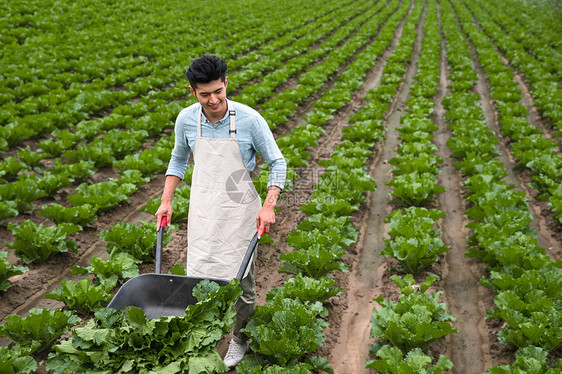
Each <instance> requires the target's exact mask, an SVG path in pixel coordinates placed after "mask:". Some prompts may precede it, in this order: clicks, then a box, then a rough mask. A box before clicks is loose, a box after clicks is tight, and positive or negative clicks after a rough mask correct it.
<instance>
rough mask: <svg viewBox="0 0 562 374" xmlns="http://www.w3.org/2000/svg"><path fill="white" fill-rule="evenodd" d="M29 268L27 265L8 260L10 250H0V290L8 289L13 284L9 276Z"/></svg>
mask: <svg viewBox="0 0 562 374" xmlns="http://www.w3.org/2000/svg"><path fill="white" fill-rule="evenodd" d="M28 270H29V268H28V267H26V266H15V265H10V263H9V262H8V252H3V251H2V252H0V291H6V290H7V289H8V288H10V286H11V284H10V282H8V278H10V277H13V276H14V275H19V274H23V273H25V272H27V271H28Z"/></svg>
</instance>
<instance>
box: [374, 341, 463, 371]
mask: <svg viewBox="0 0 562 374" xmlns="http://www.w3.org/2000/svg"><path fill="white" fill-rule="evenodd" d="M376 354H377V356H378V357H380V360H371V361H368V362H367V365H366V367H367V368H370V369H375V370H377V371H378V372H379V373H381V374H439V373H441V372H443V371H445V370H449V369H451V368H452V367H453V363H452V362H451V360H449V359H448V358H447V357H446V356H444V355H439V360H438V361H437V363H436V364H435V365H430V364H431V362H432V361H433V358H432V357H429V356H426V355H425V354H424V353H423V352H422V350H421V349H420V348H414V349H412V350H411V351H409V352H408V353H407V354H406V357H404V356H403V353H402V351H400V349H398V348H396V347H391V346H389V345H384V346H382V347H381V348H380V349H379V350H378V351H377V353H376ZM428 365H430V366H429V367H428Z"/></svg>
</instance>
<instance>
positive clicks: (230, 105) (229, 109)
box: [199, 99, 234, 125]
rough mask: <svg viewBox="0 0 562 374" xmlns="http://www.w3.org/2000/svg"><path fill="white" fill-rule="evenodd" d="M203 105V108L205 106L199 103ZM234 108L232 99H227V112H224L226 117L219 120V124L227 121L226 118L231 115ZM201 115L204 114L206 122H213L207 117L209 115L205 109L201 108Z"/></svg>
mask: <svg viewBox="0 0 562 374" xmlns="http://www.w3.org/2000/svg"><path fill="white" fill-rule="evenodd" d="M199 105H200V106H201V109H203V106H202V105H201V104H199ZM233 109H234V108H233V107H232V103H231V102H230V100H228V99H226V113H225V114H224V117H222V119H220V120H218V121H217V123H216V124H217V125H222V124H223V123H226V119H227V118H228V117H229V114H230V111H231V110H233ZM201 115H202V116H203V118H204V119H205V121H206V122H208V123H211V121H209V119H208V118H207V116H206V115H205V112H203V110H201Z"/></svg>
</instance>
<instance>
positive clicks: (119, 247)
mask: <svg viewBox="0 0 562 374" xmlns="http://www.w3.org/2000/svg"><path fill="white" fill-rule="evenodd" d="M396 4H397V2H396ZM391 11H392V9H391V10H389V11H387V13H382V14H381V15H379V17H377V18H376V22H378V23H379V24H380V23H381V22H382V21H383V20H384V19H385V18H386V17H388V13H390V12H391ZM403 13H404V11H403V12H402V14H403ZM395 22H397V21H395ZM368 26H372V25H367V27H365V29H369V27H368ZM395 26H396V25H395V24H391V25H390V26H388V27H387V29H386V34H385V38H386V40H387V41H388V38H392V35H393V30H394V28H395ZM376 29H377V28H375V29H374V30H376ZM371 30H372V29H371ZM363 37H364V38H366V39H364V41H365V40H368V39H369V38H370V36H369V34H366V35H364V36H363ZM381 43H382V42H380V43H379V44H377V45H376V47H373V48H377V49H375V50H373V48H371V50H369V52H370V53H371V54H365V55H364V56H363V60H361V61H360V62H357V63H355V64H354V65H353V67H352V68H351V70H353V71H354V72H353V75H356V74H359V70H363V74H364V71H365V70H366V68H365V66H366V65H365V63H366V62H367V61H374V60H376V55H373V54H372V53H374V52H375V51H378V53H379V54H380V53H382V50H384V44H381ZM348 51H349V52H348V58H349V57H351V56H352V55H353V50H351V49H348ZM341 62H343V61H341V60H340V63H341ZM348 74H351V72H350V73H348ZM327 78H329V75H326V77H325V79H327ZM357 82H358V83H356V85H355V86H354V87H349V86H346V85H343V86H341V87H338V88H337V89H334V91H333V92H332V93H331V95H334V94H341V91H342V90H343V89H347V90H352V89H358V88H359V86H360V81H357ZM331 95H325V99H329V98H330V97H331ZM334 97H335V96H334ZM332 101H333V99H332ZM344 104H345V102H342V103H341V104H340V106H342V105H344ZM326 110H327V109H326V108H325V109H324V112H325V111H326ZM334 110H335V108H334V109H332V111H334ZM366 130H369V129H363V130H362V131H359V133H358V134H357V135H355V136H356V137H361V136H362V135H363V133H364V132H365V131H366ZM369 132H370V131H369ZM321 133H322V130H321V128H320V127H318V126H314V125H306V126H301V127H299V128H297V129H295V130H294V131H293V132H292V133H291V136H290V138H291V139H292V140H284V138H280V139H279V143H280V146H281V147H282V148H284V149H283V152H284V154H287V155H289V159H293V160H295V161H296V160H302V155H303V152H304V150H305V148H307V147H309V146H312V145H314V143H315V139H316V138H317V137H318V136H320V134H321ZM285 138H289V136H287V137H285ZM307 139H308V141H307ZM371 146H372V144H371ZM341 152H344V156H343V157H342V155H340V156H339V159H342V160H346V157H345V152H346V151H345V149H342V150H341ZM353 152H354V150H351V153H353ZM355 152H357V150H355ZM363 153H365V152H363ZM291 155H293V157H291ZM301 163H302V161H301ZM364 163H365V160H362V161H361V162H360V163H359V164H361V165H364ZM296 165H297V166H301V165H300V164H298V163H296ZM334 167H335V166H334ZM357 174H358V172H357V171H355V173H352V177H355V179H352V181H347V183H353V182H356V181H357V177H358V175H357ZM363 178H364V179H366V180H365V181H364V184H365V188H370V186H372V185H373V184H372V181H370V180H369V179H368V177H366V176H363ZM258 182H259V181H258ZM257 184H258V186H263V185H264V184H260V183H257ZM342 187H343V185H342ZM327 188H329V189H332V188H334V186H330V185H329V184H328V186H327ZM345 190H346V191H349V190H351V185H349V186H348V187H347V188H346V189H345ZM178 195H179V197H180V199H178V198H177V197H178V196H176V199H174V204H176V210H175V215H174V219H175V220H181V219H182V218H185V216H186V212H187V205H188V204H187V203H186V202H187V201H186V200H187V198H188V197H189V187H188V186H186V187H184V188H182V189H180V190H179V191H178ZM359 195H361V193H359ZM359 195H358V196H357V197H356V199H359V200H361V198H360V197H359ZM331 199H333V198H331ZM179 200H182V201H179ZM182 203H183V206H182ZM155 204H156V205H157V204H158V203H157V201H153V202H151V203H149V207H148V209H149V210H150V209H153V207H154V205H155ZM337 205H338V204H336V206H337ZM151 206H152V207H151ZM357 208H358V206H357V204H354V205H353V207H352V208H348V209H357ZM340 221H341V220H340ZM347 221H348V222H349V219H347ZM324 227H325V226H324ZM345 231H347V234H346V235H347V239H345V238H344V239H343V240H344V243H347V245H349V244H350V242H349V240H350V238H349V235H351V237H353V236H354V235H355V236H356V232H355V234H353V232H354V231H353V230H351V233H350V228H349V227H347V228H346V229H345ZM100 239H102V240H105V241H107V242H108V247H107V248H108V252H110V258H109V260H108V261H103V260H101V259H99V258H93V259H92V262H91V266H89V267H87V268H81V267H74V268H73V273H74V274H84V275H87V274H94V275H95V278H94V279H95V281H94V282H93V283H90V279H89V278H88V279H83V280H82V281H79V282H74V281H64V282H62V284H63V286H62V287H60V288H59V289H56V290H55V291H53V292H51V293H50V294H48V295H47V297H51V298H55V299H57V300H61V301H64V302H65V304H66V305H67V307H68V308H70V309H72V310H75V311H77V312H78V313H81V314H82V315H86V314H88V313H92V312H96V311H97V312H96V318H98V319H99V321H101V323H100V324H99V325H96V324H95V323H92V322H88V325H87V326H86V327H84V329H75V330H74V331H75V332H73V334H74V335H73V337H72V338H71V340H72V341H76V340H79V339H85V337H86V335H88V333H87V331H91V330H92V329H97V328H98V327H100V326H101V327H100V331H99V334H100V335H104V337H105V342H107V345H114V344H117V340H119V339H120V338H122V334H123V333H124V330H123V329H127V328H130V326H131V324H135V323H136V324H138V325H139V326H140V325H142V326H143V327H145V328H143V329H142V330H143V332H142V333H141V334H140V335H142V336H138V339H139V341H140V340H142V339H147V337H148V336H150V333H149V332H148V331H149V327H146V326H147V325H152V322H150V321H146V320H145V319H142V318H141V317H140V315H139V312H138V311H131V312H127V313H126V314H123V315H122V316H121V317H119V318H117V317H116V316H115V315H114V314H112V313H109V315H108V314H107V313H106V312H104V310H105V309H100V308H101V307H103V305H106V304H107V302H108V301H109V299H110V298H111V295H109V293H108V292H109V290H111V289H112V288H113V287H114V286H115V285H116V283H121V282H122V281H123V280H125V279H127V278H129V277H132V276H135V275H136V274H138V268H137V267H136V264H137V263H139V262H141V261H144V262H146V261H151V260H152V258H151V251H152V250H153V247H152V243H154V240H153V239H154V238H153V225H152V224H149V223H143V224H141V226H137V225H131V224H119V225H116V227H115V228H114V229H112V230H109V231H107V232H102V233H100ZM126 248H128V249H126ZM127 251H128V252H127ZM321 261H325V258H324V259H322V260H321ZM341 264H342V263H339V265H337V267H338V268H340V267H341ZM179 272H180V273H181V271H179ZM301 278H302V277H300V278H295V279H301ZM304 282H306V283H310V281H306V280H304ZM333 283H334V282H333V281H331V280H328V279H325V280H323V281H318V282H313V284H312V285H311V288H312V290H314V287H316V288H318V287H319V285H320V286H322V287H323V289H324V291H323V292H325V293H326V294H327V296H326V298H327V297H330V296H331V295H333V294H335V293H337V292H339V290H338V289H336V288H332V289H326V287H328V288H330V286H332V285H333ZM315 285H316V286H315ZM296 289H297V290H298V289H302V287H296ZM297 292H298V291H297ZM309 292H314V291H309ZM225 294H229V295H235V297H234V299H235V298H236V297H238V295H237V294H236V293H232V292H231V293H225ZM212 297H215V298H216V295H215V294H213V295H212ZM232 301H233V299H230V302H232ZM226 302H228V300H225V303H226ZM221 305H223V306H224V305H226V304H221ZM323 309H325V308H323ZM317 312H318V311H313V312H312V314H313V315H315V314H316V313H317ZM53 313H54V314H56V317H55V316H54V314H53ZM61 313H62V314H61ZM308 313H309V314H310V313H311V312H310V311H309V312H308ZM39 314H41V315H43V316H45V315H47V314H51V315H53V318H52V319H53V320H54V319H56V318H58V319H59V320H63V319H65V318H66V320H67V321H68V322H66V323H64V324H63V325H64V326H61V327H60V328H59V329H56V328H53V327H49V326H48V325H44V326H43V327H42V331H44V332H45V331H46V330H51V334H50V336H51V339H49V343H52V341H54V340H56V339H57V334H58V336H60V334H61V333H63V332H64V331H65V330H68V328H70V326H72V325H73V324H76V322H77V320H76V319H75V318H74V317H72V316H71V315H70V314H69V312H60V311H54V312H53V311H46V310H35V311H32V313H30V315H29V316H28V317H27V318H26V319H22V318H20V317H18V316H11V317H8V319H7V321H9V324H8V325H7V326H6V330H5V331H4V333H8V331H10V332H9V335H10V336H11V337H12V339H14V341H16V342H18V344H16V345H14V346H13V348H14V349H13V350H12V352H13V353H14V356H15V355H16V354H17V352H19V353H23V356H24V357H20V358H15V359H14V361H16V360H20V361H24V360H25V361H29V358H28V357H25V354H29V352H31V351H35V352H38V351H40V350H44V349H46V348H47V347H48V346H49V344H48V343H44V342H43V343H37V340H38V336H37V335H35V336H33V334H32V333H31V332H30V331H27V332H25V331H24V330H26V329H28V328H26V327H23V328H22V327H21V326H25V325H26V324H28V323H33V320H34V319H35V318H37V317H36V315H39ZM188 314H189V309H188V312H186V315H188ZM322 314H324V312H322ZM62 315H64V316H66V317H62ZM229 315H230V314H228V313H226V314H225V315H224V317H225V318H227V317H228V316H229ZM139 318H140V319H139ZM117 320H119V322H117ZM26 321H29V322H26ZM176 322H177V321H176ZM176 322H171V321H160V322H159V325H160V328H162V326H164V325H165V324H166V325H169V324H171V323H176ZM229 322H232V321H230V320H228V318H227V320H226V322H225V321H222V322H220V323H219V324H220V325H221V326H223V328H224V326H230V325H231V323H230V324H229ZM217 323H218V322H217ZM323 324H324V323H323ZM8 326H9V327H8ZM18 326H19V327H18ZM28 326H29V325H28ZM28 330H29V329H28ZM55 330H56V331H55ZM15 331H19V332H15ZM110 331H111V332H110ZM174 331H175V330H174ZM150 332H151V333H153V332H154V331H153V330H150ZM224 333H225V331H222V333H221V334H224ZM109 335H111V336H109ZM161 337H162V335H158V337H157V338H156V340H159V339H160V338H161ZM74 339H76V340H74ZM207 340H208V341H207V342H206V345H205V347H209V346H210V345H211V343H216V341H211V339H207ZM34 341H35V342H36V343H33V342H34ZM24 342H28V343H24ZM88 342H89V343H88V344H87V345H89V346H91V345H92V344H94V345H95V346H96V347H97V348H99V350H98V351H100V350H106V349H105V348H101V345H104V346H105V344H104V343H102V342H100V341H98V340H97V339H96V340H95V342H94V341H92V340H91V339H90V340H88ZM134 343H135V344H136V343H139V342H138V341H136V342H134ZM147 344H148V345H149V346H150V347H154V346H156V345H157V344H161V343H156V342H155V343H152V342H151V343H147ZM71 347H72V344H71V343H69V342H63V343H61V344H60V346H56V347H55V349H56V350H57V352H58V353H59V354H57V355H53V356H52V357H50V359H49V360H48V362H47V368H48V369H49V370H53V371H55V372H76V370H78V371H81V370H85V369H86V370H87V369H88V367H90V368H91V366H92V365H93V366H95V365H113V366H111V367H112V368H114V369H115V368H117V367H121V365H125V366H126V365H133V364H126V362H128V361H127V360H129V356H127V352H130V350H129V348H130V349H132V350H133V351H135V354H138V352H137V349H136V348H135V347H132V346H128V345H126V344H123V342H121V343H120V344H119V352H123V354H122V355H121V354H119V356H120V357H119V358H118V359H116V358H113V359H112V360H109V359H107V360H105V359H100V356H96V357H95V358H94V357H93V356H92V355H90V354H88V353H85V352H79V351H78V350H76V349H73V348H71ZM144 347H145V349H147V352H148V353H147V360H150V354H151V353H152V352H154V351H153V350H152V349H150V347H148V346H146V344H145V345H144ZM106 348H107V347H106ZM199 348H201V347H199ZM107 351H109V350H107ZM156 351H158V350H156ZM165 351H166V350H165V349H164V351H163V352H165ZM105 354H107V355H109V352H105ZM121 356H122V357H121ZM196 356H199V352H198V353H197V354H196ZM159 357H161V356H159ZM170 357H171V359H172V361H173V360H175V361H174V362H175V363H174V364H170V365H171V366H174V365H175V366H174V367H177V368H183V369H185V368H187V367H189V368H191V367H192V366H191V365H197V362H198V360H197V359H195V360H193V362H187V360H186V361H185V362H181V360H179V359H178V358H177V354H176V355H172V356H170ZM216 357H217V355H216V351H214V353H212V354H210V356H209V361H208V362H207V364H208V365H209V367H207V369H209V370H210V371H211V369H210V367H211V366H213V365H215V366H216V367H215V368H214V369H213V370H215V369H216V370H222V369H224V367H223V366H224V364H222V361H220V362H219V360H216ZM104 358H106V357H104ZM94 361H96V362H94ZM107 361H113V362H112V363H108V362H107ZM115 361H117V362H115ZM160 361H162V360H160ZM79 362H81V363H79ZM309 362H311V363H314V365H315V366H314V367H317V366H318V365H321V364H322V362H323V361H322V360H320V361H314V360H312V361H310V360H309ZM28 364H30V365H31V366H33V363H31V362H28ZM144 364H145V361H144V360H140V362H139V363H138V364H136V363H135V364H134V365H133V366H134V367H135V368H137V369H138V370H141V368H142V367H143V366H142V365H144ZM77 365H78V366H77ZM135 365H137V366H135ZM221 365H222V366H221ZM324 365H325V363H324ZM160 366H162V365H160ZM171 366H170V368H171ZM162 367H163V366H162ZM166 367H168V366H166ZM193 367H194V368H197V367H198V366H193ZM190 370H191V369H190ZM194 372H201V371H197V370H195V369H194Z"/></svg>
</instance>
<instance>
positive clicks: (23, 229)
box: [7, 220, 82, 264]
mask: <svg viewBox="0 0 562 374" xmlns="http://www.w3.org/2000/svg"><path fill="white" fill-rule="evenodd" d="M8 228H9V229H10V230H11V231H12V235H14V237H15V238H16V240H14V241H13V242H11V243H8V244H7V246H8V248H13V249H15V254H16V256H19V257H21V259H22V260H23V261H24V262H25V263H26V264H29V263H30V262H35V263H37V262H42V261H45V260H47V259H48V258H50V257H52V256H54V255H55V254H56V253H59V252H67V251H68V250H69V249H70V250H71V251H73V252H78V244H76V242H74V241H73V240H72V239H69V238H67V235H69V234H73V233H75V232H77V231H81V230H82V228H81V227H80V226H78V225H73V224H70V223H63V224H60V225H56V226H48V227H45V226H43V224H39V225H36V224H34V223H33V222H32V221H31V220H25V221H23V222H22V223H21V225H19V226H16V225H15V224H13V223H10V224H8Z"/></svg>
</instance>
